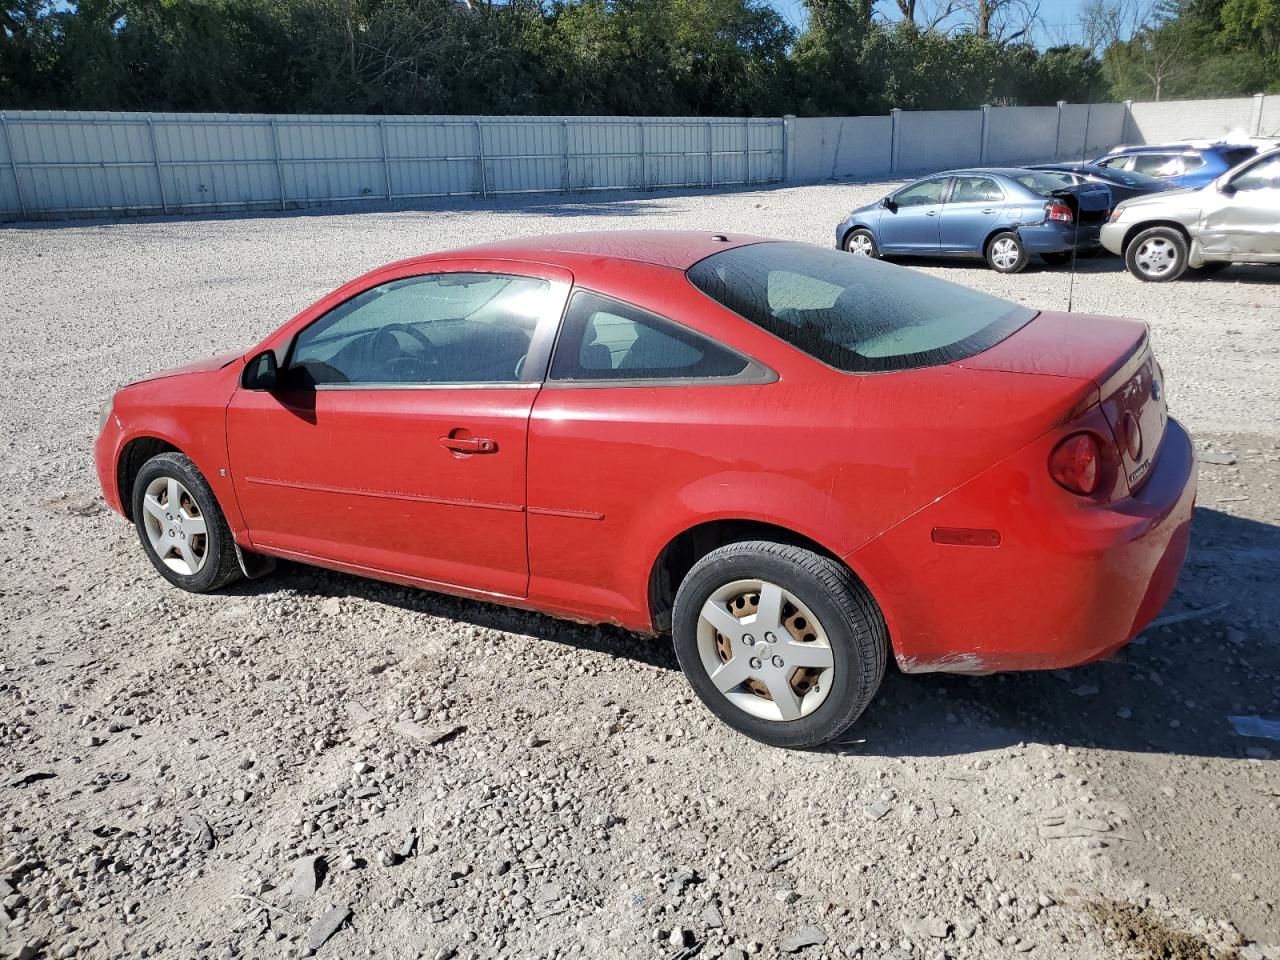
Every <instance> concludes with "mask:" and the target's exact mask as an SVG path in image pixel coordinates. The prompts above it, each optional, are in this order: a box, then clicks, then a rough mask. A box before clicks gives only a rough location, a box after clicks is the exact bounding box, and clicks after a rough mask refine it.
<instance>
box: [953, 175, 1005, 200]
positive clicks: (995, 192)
mask: <svg viewBox="0 0 1280 960" xmlns="http://www.w3.org/2000/svg"><path fill="white" fill-rule="evenodd" d="M1003 199H1004V191H1003V190H1001V189H1000V186H999V184H997V183H996V182H995V181H994V180H992V179H991V178H989V177H956V186H955V189H954V190H952V191H951V200H950V201H949V202H951V203H966V202H967V203H995V202H997V201H1000V200H1003Z"/></svg>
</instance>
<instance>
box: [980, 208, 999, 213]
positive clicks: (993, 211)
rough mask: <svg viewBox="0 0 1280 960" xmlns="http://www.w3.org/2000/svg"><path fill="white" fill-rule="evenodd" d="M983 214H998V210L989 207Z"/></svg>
mask: <svg viewBox="0 0 1280 960" xmlns="http://www.w3.org/2000/svg"><path fill="white" fill-rule="evenodd" d="M982 212H983V213H995V212H996V208H995V207H987V209H985V210H983V211H982Z"/></svg>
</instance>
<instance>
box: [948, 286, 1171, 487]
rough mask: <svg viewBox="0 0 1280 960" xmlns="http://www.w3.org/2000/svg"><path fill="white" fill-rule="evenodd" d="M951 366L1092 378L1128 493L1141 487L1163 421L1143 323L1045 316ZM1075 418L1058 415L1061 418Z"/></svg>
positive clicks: (1158, 378) (1160, 390) (1159, 384)
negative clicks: (1122, 470)
mask: <svg viewBox="0 0 1280 960" xmlns="http://www.w3.org/2000/svg"><path fill="white" fill-rule="evenodd" d="M957 366H962V367H967V368H970V369H974V370H1001V371H1005V372H1008V373H1023V374H1038V375H1042V376H1053V377H1071V378H1078V379H1088V380H1092V381H1093V383H1094V384H1095V385H1096V386H1097V394H1096V397H1095V399H1096V401H1097V402H1099V403H1100V404H1101V407H1102V411H1103V414H1104V415H1105V416H1106V418H1107V423H1108V424H1109V425H1110V426H1111V430H1112V434H1113V439H1114V441H1115V444H1116V447H1117V449H1118V450H1119V452H1120V458H1121V462H1122V464H1123V469H1124V474H1125V478H1126V480H1127V482H1128V486H1129V490H1130V491H1131V492H1133V491H1136V490H1137V489H1138V488H1139V487H1141V486H1142V484H1143V482H1144V480H1145V479H1146V476H1147V474H1148V473H1149V472H1150V469H1151V464H1152V463H1153V462H1154V459H1155V454H1156V451H1157V450H1158V449H1159V447H1160V441H1161V439H1162V438H1163V437H1164V430H1165V424H1166V423H1167V421H1168V411H1167V407H1166V404H1165V397H1164V382H1163V374H1162V372H1161V370H1160V365H1159V364H1158V363H1156V361H1155V357H1154V356H1153V355H1152V352H1151V345H1150V343H1149V341H1148V338H1147V325H1146V324H1145V323H1142V322H1140V321H1137V320H1119V319H1115V318H1113V317H1096V316H1087V315H1080V314H1070V313H1056V312H1051V311H1045V312H1043V313H1040V314H1039V315H1037V316H1036V318H1035V319H1034V320H1032V321H1031V322H1030V323H1028V324H1026V325H1025V326H1024V327H1022V328H1021V329H1020V330H1018V331H1017V332H1016V333H1014V334H1013V335H1012V336H1010V337H1008V338H1007V339H1005V340H1002V341H1001V342H1000V343H998V344H996V345H995V346H994V347H992V348H991V349H990V350H986V351H984V352H983V353H979V354H977V355H975V356H973V357H969V358H968V359H967V360H961V361H958V362H957ZM1077 412H1078V411H1075V410H1071V411H1063V415H1064V419H1066V418H1068V417H1070V416H1072V415H1074V414H1075V413H1077Z"/></svg>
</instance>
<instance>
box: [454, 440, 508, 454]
mask: <svg viewBox="0 0 1280 960" xmlns="http://www.w3.org/2000/svg"><path fill="white" fill-rule="evenodd" d="M440 445H441V446H442V447H444V448H445V449H447V450H452V451H454V452H455V453H497V452H498V441H496V440H490V439H489V438H488V437H467V438H466V439H463V438H462V437H441V438H440Z"/></svg>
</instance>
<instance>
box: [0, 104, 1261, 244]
mask: <svg viewBox="0 0 1280 960" xmlns="http://www.w3.org/2000/svg"><path fill="white" fill-rule="evenodd" d="M1228 134H1235V135H1248V136H1280V96H1269V97H1264V96H1262V95H1258V96H1255V97H1245V98H1238V99H1225V100H1189V101H1169V102H1163V103H1102V104H1068V103H1060V104H1058V105H1057V106H1054V107H982V108H981V109H980V110H942V111H920V112H911V111H903V110H894V111H893V112H892V113H891V114H890V115H889V116H878V117H831V118H817V119H807V118H806V119H798V118H795V117H769V118H752V119H742V118H726V117H716V118H688V117H643V118H635V117H371V116H291V115H274V116H270V115H256V114H173V113H164V114H161V113H155V114H145V113H89V112H83V113H80V112H47V111H8V112H0V219H2V220H27V219H42V218H51V217H72V216H117V215H121V214H186V213H198V212H203V211H222V210H252V209H277V210H289V209H299V208H303V207H310V206H318V205H324V204H334V203H341V202H348V201H361V200H364V201H375V200H380V201H382V202H384V203H391V204H396V203H404V202H408V201H412V200H416V199H420V198H425V197H450V196H475V197H489V196H497V195H502V194H513V193H556V192H560V193H575V192H580V191H589V190H615V189H626V190H650V189H676V188H698V187H701V188H706V187H718V186H728V185H751V184H766V183H778V182H784V181H788V182H806V181H815V180H826V179H840V178H852V179H861V180H875V179H884V178H889V177H899V176H908V175H912V174H917V173H923V172H928V171H931V170H939V169H946V168H948V167H956V166H964V165H973V164H1014V163H1024V162H1031V161H1036V160H1047V159H1080V158H1090V157H1092V156H1095V155H1096V154H1097V153H1098V152H1100V151H1102V150H1105V149H1107V148H1109V147H1111V146H1114V145H1115V144H1118V143H1152V142H1157V141H1160V140H1168V139H1181V138H1187V137H1207V138H1208V137H1219V136H1223V135H1228Z"/></svg>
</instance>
